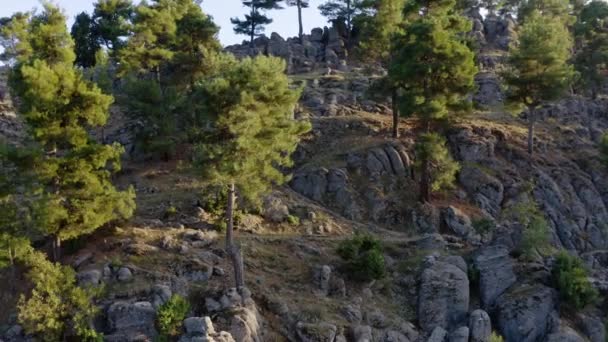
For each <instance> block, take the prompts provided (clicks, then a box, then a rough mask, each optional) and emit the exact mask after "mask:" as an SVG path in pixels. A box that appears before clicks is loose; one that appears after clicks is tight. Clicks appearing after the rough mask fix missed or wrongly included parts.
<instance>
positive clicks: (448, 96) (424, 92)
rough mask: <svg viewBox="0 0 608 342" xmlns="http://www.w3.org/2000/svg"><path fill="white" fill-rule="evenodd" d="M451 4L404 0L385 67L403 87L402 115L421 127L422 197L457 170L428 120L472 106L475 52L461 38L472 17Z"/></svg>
mask: <svg viewBox="0 0 608 342" xmlns="http://www.w3.org/2000/svg"><path fill="white" fill-rule="evenodd" d="M455 5H456V3H455V1H453V0H441V1H435V2H428V1H413V2H410V3H408V4H407V7H406V10H405V14H404V15H405V20H406V25H405V28H404V33H403V34H401V35H399V36H398V38H397V40H396V41H395V43H394V44H395V53H394V55H393V59H392V63H391V65H390V67H389V74H388V77H389V79H390V80H391V84H393V85H398V86H399V87H400V88H401V89H402V94H401V96H399V104H400V109H401V113H402V115H406V116H412V115H414V116H416V117H417V118H418V119H420V121H421V124H422V126H423V128H424V131H425V133H426V134H425V135H423V136H422V137H420V143H419V153H418V154H419V155H420V157H417V158H418V159H419V163H420V164H419V167H420V168H421V170H420V175H421V178H420V190H421V199H422V200H423V201H427V200H429V198H430V191H434V190H437V189H440V188H442V187H444V186H445V183H447V181H448V180H451V179H453V176H454V173H455V172H456V171H457V166H453V165H452V164H453V162H452V161H451V158H449V152H448V151H447V149H446V148H445V146H444V143H443V141H442V140H441V139H440V138H439V136H436V135H434V134H430V133H431V127H432V123H433V122H436V121H439V120H446V119H449V118H450V116H451V115H454V114H458V113H459V112H467V111H470V110H471V102H470V100H469V99H468V96H469V94H470V93H471V92H472V90H473V89H474V75H475V74H476V73H477V68H476V67H475V62H474V54H473V52H472V51H471V50H470V49H469V47H468V46H467V45H466V43H465V41H464V39H465V33H466V32H469V31H470V29H471V23H470V22H469V21H468V20H467V19H465V18H464V17H462V16H461V15H460V14H459V13H458V12H459V11H458V10H457V9H456V8H455ZM435 153H436V154H437V155H433V154H435ZM433 158H436V159H433ZM435 162H436V163H438V164H439V165H438V166H435V165H434V163H435ZM442 163H444V164H445V165H444V164H442ZM440 172H443V174H441V173H440Z"/></svg>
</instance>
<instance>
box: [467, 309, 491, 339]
mask: <svg viewBox="0 0 608 342" xmlns="http://www.w3.org/2000/svg"><path fill="white" fill-rule="evenodd" d="M469 331H470V333H471V342H488V341H490V335H491V334H492V322H491V321H490V316H489V315H488V313H487V312H485V311H483V310H475V311H473V312H471V315H470V316H469Z"/></svg>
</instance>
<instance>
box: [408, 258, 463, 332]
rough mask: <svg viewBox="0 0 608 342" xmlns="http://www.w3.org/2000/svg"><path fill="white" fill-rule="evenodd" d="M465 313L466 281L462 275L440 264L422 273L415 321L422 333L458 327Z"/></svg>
mask: <svg viewBox="0 0 608 342" xmlns="http://www.w3.org/2000/svg"><path fill="white" fill-rule="evenodd" d="M468 310H469V279H468V277H467V274H466V273H465V272H463V271H462V270H461V269H460V268H458V267H457V266H455V265H453V264H451V263H447V262H443V261H436V262H434V263H433V264H432V265H430V266H429V267H427V268H426V269H424V271H423V272H422V276H421V280H420V289H419V296H418V321H419V323H420V326H421V327H422V329H423V330H424V331H426V332H430V331H432V330H433V329H435V328H436V327H442V328H448V329H449V328H455V327H458V326H459V324H461V323H464V320H465V319H466V315H467V312H468Z"/></svg>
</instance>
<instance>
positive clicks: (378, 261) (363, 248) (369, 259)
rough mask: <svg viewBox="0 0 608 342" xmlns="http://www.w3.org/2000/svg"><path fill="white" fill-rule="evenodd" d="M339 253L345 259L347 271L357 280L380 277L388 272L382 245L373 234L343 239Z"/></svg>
mask: <svg viewBox="0 0 608 342" xmlns="http://www.w3.org/2000/svg"><path fill="white" fill-rule="evenodd" d="M337 253H338V255H339V256H340V257H341V258H342V260H344V261H345V264H344V269H345V271H346V272H348V273H349V274H350V275H351V276H352V277H353V278H355V279H357V280H372V279H380V278H382V277H383V276H384V274H385V272H386V270H385V266H384V256H383V252H382V245H381V243H380V241H379V240H378V239H376V238H374V237H373V236H371V235H368V234H366V235H356V236H355V237H353V238H352V239H348V240H344V241H342V242H341V243H340V245H339V246H338V250H337Z"/></svg>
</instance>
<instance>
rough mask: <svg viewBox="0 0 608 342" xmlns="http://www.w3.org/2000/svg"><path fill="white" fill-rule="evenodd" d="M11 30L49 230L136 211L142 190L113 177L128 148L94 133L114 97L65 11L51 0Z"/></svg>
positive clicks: (73, 231) (61, 235)
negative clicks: (94, 79)
mask: <svg viewBox="0 0 608 342" xmlns="http://www.w3.org/2000/svg"><path fill="white" fill-rule="evenodd" d="M3 31H4V34H6V35H10V36H13V37H14V38H15V40H16V44H15V45H14V54H15V56H16V65H15V67H14V69H13V71H12V74H11V77H10V85H11V88H12V91H13V94H14V95H16V96H18V97H19V99H20V106H19V112H20V114H21V116H22V118H23V119H24V121H25V123H26V124H27V126H28V129H29V132H30V134H31V138H32V139H33V140H34V142H35V143H36V146H37V148H39V151H40V152H39V153H40V154H39V155H40V157H39V158H36V160H35V163H34V167H33V170H34V172H35V178H36V181H37V183H38V184H40V187H41V191H42V197H44V199H45V205H44V208H43V209H44V214H45V215H44V220H43V222H41V223H40V225H41V226H42V228H43V230H44V232H45V233H46V234H48V235H51V236H54V237H55V238H57V239H60V240H66V239H72V238H75V237H78V236H80V235H83V234H87V233H90V232H93V231H94V230H96V229H97V228H99V227H101V226H102V225H104V224H106V223H108V222H109V221H111V220H114V219H117V218H128V217H130V216H131V215H132V213H133V210H134V207H135V202H134V197H135V192H134V191H133V189H129V190H127V191H118V190H117V189H116V188H114V186H113V185H112V183H111V176H112V174H113V173H114V172H117V171H118V170H120V156H121V154H122V152H123V148H122V146H120V145H118V144H114V145H101V144H97V143H95V142H93V141H92V139H91V137H90V135H89V130H90V129H91V128H93V127H98V126H102V125H104V124H105V122H106V121H107V118H108V110H109V106H110V103H111V102H112V97H111V96H107V95H104V94H103V93H102V92H101V91H100V90H99V88H97V87H96V86H95V85H92V84H90V83H89V82H87V81H86V80H85V79H84V78H83V75H82V73H81V72H80V71H79V70H77V69H75V67H74V61H75V53H74V51H73V49H72V48H73V41H72V39H71V37H70V35H69V34H68V32H67V29H66V26H65V17H64V15H63V14H62V13H61V11H60V10H59V9H58V8H56V7H54V6H52V5H50V4H49V3H45V9H44V11H43V12H42V13H41V14H40V15H37V16H33V17H30V16H27V15H26V16H19V17H15V18H14V19H13V21H12V22H11V23H10V24H9V25H7V26H6V27H5V28H4V29H3Z"/></svg>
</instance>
